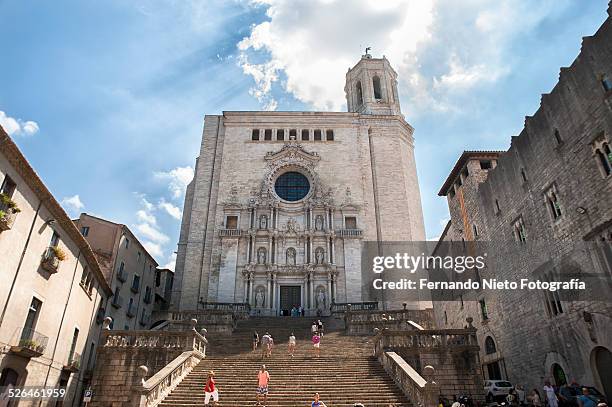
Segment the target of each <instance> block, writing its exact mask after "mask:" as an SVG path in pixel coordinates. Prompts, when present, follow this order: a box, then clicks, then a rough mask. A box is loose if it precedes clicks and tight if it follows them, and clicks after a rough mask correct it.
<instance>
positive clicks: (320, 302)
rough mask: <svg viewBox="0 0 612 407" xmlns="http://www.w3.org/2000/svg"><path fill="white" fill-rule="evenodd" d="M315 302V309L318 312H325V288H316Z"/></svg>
mask: <svg viewBox="0 0 612 407" xmlns="http://www.w3.org/2000/svg"><path fill="white" fill-rule="evenodd" d="M315 301H316V303H317V309H318V310H321V311H323V310H325V302H326V298H325V287H323V286H322V285H320V286H318V287H317V295H316V297H315Z"/></svg>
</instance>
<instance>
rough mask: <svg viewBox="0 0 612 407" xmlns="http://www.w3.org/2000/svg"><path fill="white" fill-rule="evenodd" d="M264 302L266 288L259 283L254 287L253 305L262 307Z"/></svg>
mask: <svg viewBox="0 0 612 407" xmlns="http://www.w3.org/2000/svg"><path fill="white" fill-rule="evenodd" d="M265 303H266V289H265V287H264V286H262V285H260V286H258V287H257V288H256V289H255V307H257V308H263V307H264V304H265Z"/></svg>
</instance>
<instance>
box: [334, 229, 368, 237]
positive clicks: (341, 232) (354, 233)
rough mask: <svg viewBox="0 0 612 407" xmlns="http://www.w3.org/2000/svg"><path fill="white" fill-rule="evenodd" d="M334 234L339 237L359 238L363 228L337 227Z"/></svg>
mask: <svg viewBox="0 0 612 407" xmlns="http://www.w3.org/2000/svg"><path fill="white" fill-rule="evenodd" d="M336 235H337V236H340V237H348V238H360V237H362V236H363V230H361V229H338V230H336Z"/></svg>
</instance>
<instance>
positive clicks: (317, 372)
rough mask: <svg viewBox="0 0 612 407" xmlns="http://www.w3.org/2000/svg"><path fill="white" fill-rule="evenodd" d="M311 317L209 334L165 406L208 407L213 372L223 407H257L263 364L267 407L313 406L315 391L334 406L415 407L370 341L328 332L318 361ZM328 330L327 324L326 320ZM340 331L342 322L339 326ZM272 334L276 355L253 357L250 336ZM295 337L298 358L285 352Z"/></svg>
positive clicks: (260, 321) (242, 324) (254, 322)
mask: <svg viewBox="0 0 612 407" xmlns="http://www.w3.org/2000/svg"><path fill="white" fill-rule="evenodd" d="M312 321H313V319H312V318H289V317H286V318H278V317H263V318H252V319H249V320H243V321H239V322H238V326H237V328H236V330H235V331H234V333H233V334H232V335H225V336H224V335H221V334H214V333H211V334H208V335H207V339H208V340H209V343H208V346H207V349H206V353H207V357H206V358H205V359H204V360H202V362H200V363H199V364H198V365H197V366H195V367H194V369H193V370H192V371H191V373H190V374H189V375H187V377H185V379H183V381H182V382H181V383H180V384H179V385H178V386H177V387H176V389H175V390H174V391H173V392H172V393H171V394H170V395H168V396H167V397H166V399H165V400H164V402H163V403H161V404H160V405H161V406H174V407H187V406H190V407H191V406H202V405H203V404H204V385H205V382H206V378H207V375H208V372H209V371H210V370H214V372H215V376H216V383H217V386H218V388H219V396H220V403H219V404H220V405H221V406H224V407H232V406H235V407H245V406H254V405H255V400H256V395H255V390H256V387H257V371H258V370H259V368H260V367H261V365H262V364H265V365H266V367H267V369H268V372H269V373H270V388H269V389H270V393H269V395H268V401H267V403H266V405H267V406H270V407H297V406H309V405H310V403H311V402H312V400H313V396H314V393H315V392H318V393H319V394H321V397H322V400H323V401H324V402H325V403H326V404H327V405H328V406H330V407H352V406H353V404H354V403H356V402H362V403H364V405H366V406H368V407H389V406H393V407H411V404H410V403H409V402H408V400H406V398H405V397H404V395H403V394H402V393H401V391H400V390H399V389H398V388H397V387H396V386H395V384H394V382H393V380H392V379H391V378H390V377H389V376H388V375H387V373H386V372H385V370H384V369H383V368H382V366H381V365H380V364H379V362H378V360H377V359H376V358H375V357H374V356H373V344H372V342H371V340H370V339H371V338H368V337H352V336H346V335H345V334H344V332H342V331H340V330H338V329H333V328H332V329H328V330H326V332H325V335H324V336H323V338H322V340H321V348H320V349H321V356H320V357H319V358H317V357H315V354H314V347H313V346H312V343H311V341H310V338H311V335H312V334H311V331H310V326H311V323H312ZM322 321H323V322H324V324H325V325H326V327H327V320H326V319H324V318H322ZM335 325H336V326H337V325H338V323H336V324H335ZM254 331H257V332H258V333H259V336H260V338H261V336H263V334H264V333H266V332H269V333H270V334H271V335H272V336H273V338H274V342H275V346H274V348H273V352H272V356H271V357H269V358H268V357H265V358H262V349H261V347H259V348H258V349H257V350H256V351H255V352H252V335H253V332H254ZM291 333H293V334H294V335H295V336H296V338H297V345H296V350H295V352H294V357H291V356H290V355H289V354H288V352H287V343H288V338H289V335H290V334H291Z"/></svg>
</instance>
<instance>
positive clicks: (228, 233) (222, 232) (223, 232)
mask: <svg viewBox="0 0 612 407" xmlns="http://www.w3.org/2000/svg"><path fill="white" fill-rule="evenodd" d="M219 236H221V237H240V236H242V230H240V229H219Z"/></svg>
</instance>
